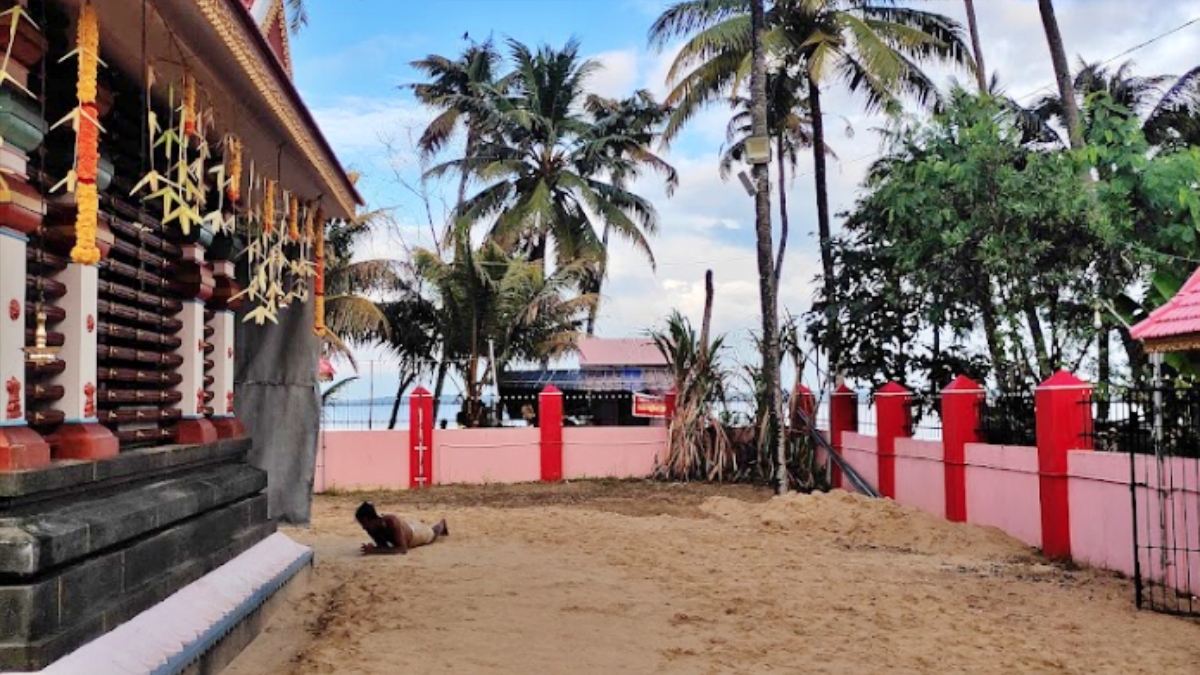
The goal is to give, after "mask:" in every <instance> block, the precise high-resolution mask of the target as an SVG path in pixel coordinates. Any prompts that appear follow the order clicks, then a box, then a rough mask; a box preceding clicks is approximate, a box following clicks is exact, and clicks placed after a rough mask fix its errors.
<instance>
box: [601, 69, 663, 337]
mask: <svg viewBox="0 0 1200 675" xmlns="http://www.w3.org/2000/svg"><path fill="white" fill-rule="evenodd" d="M584 108H585V109H586V110H587V113H588V115H590V117H591V121H592V124H593V127H592V133H591V134H590V135H591V138H592V139H593V142H589V145H588V149H587V151H586V153H585V154H586V155H590V156H591V158H592V162H593V163H594V166H593V167H591V168H590V169H585V171H589V172H591V173H593V174H601V175H603V174H607V175H608V177H609V180H610V181H611V182H612V184H613V186H614V187H616V188H618V189H622V190H624V189H626V187H627V186H628V184H629V182H630V181H631V180H634V179H636V178H637V177H638V176H640V175H641V174H642V172H643V170H646V169H649V170H650V171H653V172H656V173H659V174H662V176H663V178H664V180H665V181H666V189H667V196H668V197H669V196H671V195H672V194H673V193H674V191H675V188H676V187H678V185H679V175H678V173H677V172H676V171H675V167H673V166H671V165H670V164H669V163H667V161H666V160H664V159H663V158H662V157H661V156H659V155H658V154H656V153H655V152H654V146H655V145H656V144H657V142H658V139H659V136H660V135H661V128H662V125H663V123H664V122H665V121H666V119H667V117H668V115H670V109H669V108H667V107H666V106H664V105H662V104H660V103H659V102H658V101H656V100H655V99H654V95H653V94H651V93H650V92H649V91H647V90H645V89H642V90H639V91H637V92H635V93H634V94H633V96H630V97H628V98H625V99H610V98H604V97H602V96H597V95H595V94H592V95H589V96H588V97H587V102H586V103H585V105H584ZM610 235H611V226H610V225H609V223H607V222H606V223H605V224H604V231H603V233H602V234H601V237H600V245H601V247H602V248H603V249H604V251H605V252H606V253H607V251H608V243H609V238H610ZM607 272H608V256H607V255H605V256H604V257H603V258H602V259H601V260H600V263H599V269H598V270H596V274H595V275H594V277H595V278H594V279H592V280H591V282H590V285H589V292H590V293H593V294H594V295H595V296H596V298H597V302H596V303H595V304H594V305H593V307H592V311H591V314H590V315H589V316H588V322H587V334H588V335H589V336H590V335H594V334H595V331H596V314H597V312H599V309H600V303H599V298H600V293H601V290H602V289H603V284H604V280H605V278H606V277H607Z"/></svg>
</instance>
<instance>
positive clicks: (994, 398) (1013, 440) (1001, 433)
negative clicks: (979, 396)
mask: <svg viewBox="0 0 1200 675" xmlns="http://www.w3.org/2000/svg"><path fill="white" fill-rule="evenodd" d="M979 435H980V437H981V438H982V439H983V441H984V442H985V443H990V444H992V445H1023V446H1034V445H1037V409H1036V405H1035V403H1034V395H1033V392H1032V391H1015V392H989V393H988V394H987V395H986V396H985V397H984V398H983V400H982V401H981V402H980V404H979Z"/></svg>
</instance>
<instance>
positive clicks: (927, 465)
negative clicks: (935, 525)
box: [896, 438, 946, 518]
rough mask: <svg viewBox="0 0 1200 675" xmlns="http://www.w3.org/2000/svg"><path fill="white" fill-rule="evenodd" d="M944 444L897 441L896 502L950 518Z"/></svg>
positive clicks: (907, 440)
mask: <svg viewBox="0 0 1200 675" xmlns="http://www.w3.org/2000/svg"><path fill="white" fill-rule="evenodd" d="M943 454H944V453H943V452H942V444H941V443H937V442H932V441H917V440H913V439H911V438H897V439H896V501H898V502H900V503H901V504H908V505H910V506H915V507H917V508H919V509H921V510H922V511H925V512H926V513H930V514H932V515H935V516H937V517H939V518H945V517H946V469H945V464H943V463H942V458H943Z"/></svg>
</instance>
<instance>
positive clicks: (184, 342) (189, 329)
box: [176, 244, 217, 445]
mask: <svg viewBox="0 0 1200 675" xmlns="http://www.w3.org/2000/svg"><path fill="white" fill-rule="evenodd" d="M176 269H177V271H178V274H179V275H180V278H179V279H178V280H177V283H178V288H179V289H180V290H182V291H185V292H186V293H187V295H189V296H191V297H190V298H189V299H187V300H184V301H183V310H182V311H180V313H179V320H180V321H181V322H183V328H181V329H180V330H179V338H180V344H179V348H178V349H177V350H176V353H177V354H178V355H179V356H181V357H182V358H183V363H181V364H180V365H179V374H180V376H181V377H182V378H183V379H181V380H180V382H179V384H178V385H176V390H177V391H178V392H179V393H180V395H181V398H180V401H179V408H180V412H181V413H182V416H181V418H180V420H179V425H178V427H177V429H178V431H179V437H178V439H177V440H178V442H179V443H182V444H187V445H193V444H202V443H214V442H216V440H217V428H216V427H215V426H213V423H212V422H210V421H209V420H208V418H207V417H206V416H205V414H204V409H205V408H206V407H207V406H206V405H205V391H204V342H205V340H204V302H205V301H206V300H208V298H210V297H211V296H212V293H213V279H212V274H211V273H210V272H209V271H208V268H207V266H206V265H205V263H204V247H203V246H200V245H199V244H188V245H186V246H184V247H183V252H182V254H181V255H180V260H179V262H178V266H177V268H176ZM213 402H214V405H215V404H216V399H214V401H213Z"/></svg>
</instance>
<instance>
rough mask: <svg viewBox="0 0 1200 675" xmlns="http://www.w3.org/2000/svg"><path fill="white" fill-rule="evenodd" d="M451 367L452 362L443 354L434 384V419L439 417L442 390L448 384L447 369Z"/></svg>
mask: <svg viewBox="0 0 1200 675" xmlns="http://www.w3.org/2000/svg"><path fill="white" fill-rule="evenodd" d="M449 369H450V363H449V362H448V361H446V357H445V355H444V354H443V355H442V361H441V362H440V363H438V367H437V381H436V382H435V383H434V385H433V419H435V420H436V419H437V416H438V408H439V407H440V406H441V405H442V390H443V388H444V387H445V386H446V371H447V370H449Z"/></svg>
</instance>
